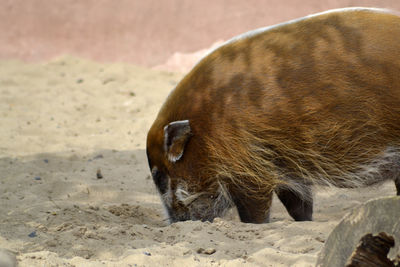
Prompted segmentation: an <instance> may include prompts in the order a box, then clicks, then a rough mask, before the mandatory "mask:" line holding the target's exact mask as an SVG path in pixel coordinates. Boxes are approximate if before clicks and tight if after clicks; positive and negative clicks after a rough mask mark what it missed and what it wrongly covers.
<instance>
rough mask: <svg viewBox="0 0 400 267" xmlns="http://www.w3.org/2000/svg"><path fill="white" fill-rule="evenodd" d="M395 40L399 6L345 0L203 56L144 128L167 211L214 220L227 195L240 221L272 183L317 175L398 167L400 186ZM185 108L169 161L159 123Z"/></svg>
mask: <svg viewBox="0 0 400 267" xmlns="http://www.w3.org/2000/svg"><path fill="white" fill-rule="evenodd" d="M399 40H400V18H399V17H398V16H396V15H393V14H391V13H389V12H384V11H377V10H368V9H359V10H339V11H335V12H329V13H323V14H320V15H317V16H312V17H309V18H305V19H301V20H298V21H295V22H291V23H287V24H282V25H278V26H276V27H272V28H270V29H267V30H264V31H260V32H259V33H256V34H254V35H250V36H246V37H243V38H238V39H234V40H232V41H231V42H229V43H227V44H226V45H223V46H222V47H220V48H218V49H216V50H215V51H214V52H212V53H211V54H209V55H208V56H207V57H205V58H204V59H203V60H202V61H201V62H200V63H199V64H197V66H195V68H194V69H193V70H192V71H191V72H190V73H189V74H188V75H187V76H186V77H185V78H184V79H183V80H182V81H181V82H180V83H179V84H178V86H177V87H176V88H175V90H174V91H173V92H172V93H171V94H170V96H169V97H168V99H167V100H166V102H165V104H164V105H163V107H162V109H161V110H160V112H159V114H158V117H157V119H156V121H155V122H154V124H153V126H152V128H151V129H150V131H149V133H148V139H147V153H148V158H149V164H150V168H151V169H153V168H154V167H156V168H157V170H158V171H159V172H160V173H161V174H162V175H161V174H159V175H160V177H161V176H163V178H162V179H160V181H161V182H162V181H164V182H165V181H168V186H169V187H168V192H167V193H168V194H170V196H169V197H170V202H169V203H166V202H165V201H164V204H165V206H166V209H167V213H168V215H169V217H170V219H171V221H176V220H185V219H204V220H212V219H213V217H215V216H220V215H221V214H222V213H223V211H222V210H225V209H226V208H228V207H229V206H231V205H236V207H237V208H238V210H239V215H241V218H242V220H243V221H250V222H257V223H259V222H263V221H267V219H268V211H269V207H270V204H271V199H272V192H273V191H275V192H279V190H282V192H284V191H285V190H289V191H291V192H294V193H295V195H297V196H299V200H301V201H302V200H304V199H305V201H308V200H307V198H312V197H311V195H310V194H308V193H307V192H308V186H309V185H311V184H331V185H335V186H339V187H359V186H364V185H370V184H374V183H377V182H379V181H383V180H385V179H393V180H395V181H396V185H397V186H398V190H400V178H399V176H398V174H399V173H400V42H399ZM181 120H188V121H189V124H190V129H191V137H190V140H189V139H188V142H187V144H186V145H185V147H184V153H183V156H182V159H180V160H178V161H176V162H171V161H169V160H168V157H167V156H166V151H165V150H163V146H164V143H163V142H164V134H165V133H164V131H163V129H164V127H165V126H166V125H168V124H169V123H171V122H174V121H181ZM185 141H186V139H185ZM182 152H183V148H182ZM163 179H164V180H163ZM156 185H157V187H159V185H158V183H157V181H156ZM179 186H180V187H184V189H182V190H183V191H182V192H185V193H186V194H187V195H194V194H199V193H201V194H200V195H196V196H198V200H197V198H193V199H195V200H194V201H193V202H191V203H190V206H188V205H184V204H182V201H181V200H179V199H178V198H177V196H176V190H177V188H178V187H179ZM166 188H167V187H166ZM159 189H160V188H159ZM161 191H162V190H161ZM161 191H160V193H161V194H162V195H164V194H165V192H161ZM218 197H219V198H223V201H222V202H223V203H224V204H223V205H222V204H220V203H219V204H218V205H217V204H216V201H215V199H217V198H218ZM181 198H182V197H181ZM282 198H284V197H282ZM282 198H281V200H282ZM295 199H296V200H297V197H295ZM196 202H199V203H200V202H201V203H202V205H197V204H196ZM204 203H207V204H204ZM285 205H286V204H285ZM200 206H201V207H200ZM216 206H218V207H216ZM222 206H223V207H222ZM286 207H287V208H288V210H289V207H288V206H287V205H286ZM311 208H312V203H311ZM193 212H194V213H196V212H197V215H193ZM289 212H290V211H289ZM311 212H312V211H311ZM292 216H293V215H292ZM294 218H295V217H294ZM307 218H308V219H310V218H311V217H310V216H308V217H307V216H306V219H307ZM299 219H301V218H299Z"/></svg>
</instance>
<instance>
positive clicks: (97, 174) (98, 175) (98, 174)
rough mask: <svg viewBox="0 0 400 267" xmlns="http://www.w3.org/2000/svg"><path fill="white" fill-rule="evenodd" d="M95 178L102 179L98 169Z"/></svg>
mask: <svg viewBox="0 0 400 267" xmlns="http://www.w3.org/2000/svg"><path fill="white" fill-rule="evenodd" d="M96 177H97V179H102V178H103V174H101V170H100V169H97V172H96Z"/></svg>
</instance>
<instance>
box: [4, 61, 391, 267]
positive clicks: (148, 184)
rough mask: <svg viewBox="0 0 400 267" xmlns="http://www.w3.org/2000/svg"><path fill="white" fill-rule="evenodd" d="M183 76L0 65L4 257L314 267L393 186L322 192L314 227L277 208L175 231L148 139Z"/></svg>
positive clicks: (109, 67) (23, 261) (69, 262)
mask: <svg viewBox="0 0 400 267" xmlns="http://www.w3.org/2000/svg"><path fill="white" fill-rule="evenodd" d="M182 77H183V76H182V74H179V73H172V72H167V71H160V70H151V69H145V68H139V67H135V66H132V65H123V64H100V63H94V62H89V61H85V60H82V59H77V58H72V57H60V58H57V59H54V60H52V61H49V62H46V63H34V64H33V63H29V64H28V63H22V62H19V61H1V62H0V103H1V104H0V126H1V127H0V140H1V141H0V201H1V202H0V203H1V204H0V248H4V249H8V250H10V251H12V252H14V253H15V254H16V256H17V260H18V262H19V266H313V265H314V264H315V261H316V258H317V255H318V252H319V251H320V250H321V248H322V247H323V245H324V241H325V240H326V238H327V236H328V235H329V233H330V231H331V230H332V229H333V228H334V227H335V225H336V224H337V223H338V222H339V221H340V219H341V218H342V217H343V216H344V215H345V214H346V213H347V212H348V211H349V210H350V209H352V208H353V207H355V206H357V205H358V204H361V203H364V202H365V201H366V200H369V199H372V198H374V197H379V196H386V195H394V194H395V188H394V185H393V184H392V183H386V184H383V185H380V186H377V187H370V188H366V189H357V190H341V189H335V188H316V189H315V207H314V210H315V213H314V221H313V222H294V221H293V220H292V219H291V218H290V217H289V215H288V214H287V213H286V211H285V210H284V208H283V206H282V205H281V204H280V203H279V201H277V200H276V199H275V200H274V203H273V207H272V213H271V219H272V222H271V223H269V224H262V225H254V224H245V223H241V222H239V220H238V218H237V214H236V213H235V211H232V212H230V213H229V214H228V216H226V217H225V218H218V219H216V220H215V221H214V222H213V223H209V222H198V221H189V222H179V223H175V224H172V225H168V224H167V222H166V221H165V218H164V216H163V210H162V205H161V203H160V199H159V197H158V195H157V191H156V189H155V187H154V185H153V182H152V179H151V177H150V175H149V170H148V166H147V159H146V155H145V139H146V133H147V130H148V128H149V127H150V125H151V123H152V121H153V120H154V118H155V116H156V114H157V111H158V109H159V107H160V105H161V104H162V102H163V100H164V99H165V97H166V96H167V94H168V93H169V92H170V91H171V90H172V89H173V88H174V86H175V85H176V84H177V82H178V81H179V80H180V79H181V78H182Z"/></svg>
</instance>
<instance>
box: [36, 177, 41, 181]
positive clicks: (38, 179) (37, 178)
mask: <svg viewBox="0 0 400 267" xmlns="http://www.w3.org/2000/svg"><path fill="white" fill-rule="evenodd" d="M34 179H35V180H36V181H40V180H42V178H40V177H39V176H36V177H35V178H34Z"/></svg>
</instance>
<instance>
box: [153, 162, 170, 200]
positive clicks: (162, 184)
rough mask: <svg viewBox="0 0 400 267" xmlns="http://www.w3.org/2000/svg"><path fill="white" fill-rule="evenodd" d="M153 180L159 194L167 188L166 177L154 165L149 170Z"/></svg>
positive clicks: (163, 192)
mask: <svg viewBox="0 0 400 267" xmlns="http://www.w3.org/2000/svg"><path fill="white" fill-rule="evenodd" d="M151 176H153V181H154V183H155V185H156V187H157V189H158V191H160V193H161V194H165V193H166V192H167V190H168V177H167V175H165V174H164V173H163V172H161V171H159V170H158V168H157V167H154V168H153V170H152V171H151Z"/></svg>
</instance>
